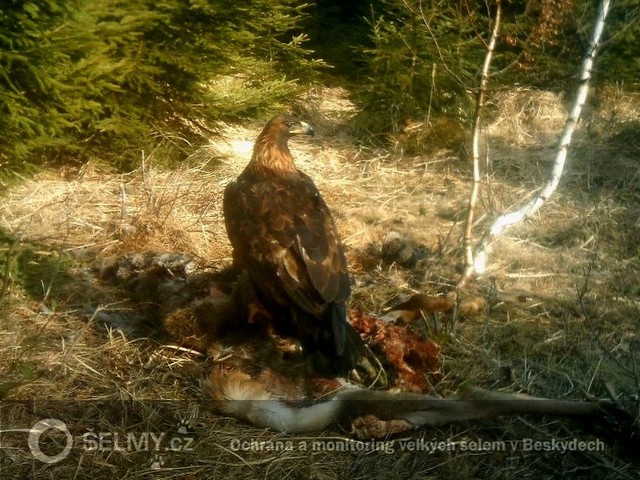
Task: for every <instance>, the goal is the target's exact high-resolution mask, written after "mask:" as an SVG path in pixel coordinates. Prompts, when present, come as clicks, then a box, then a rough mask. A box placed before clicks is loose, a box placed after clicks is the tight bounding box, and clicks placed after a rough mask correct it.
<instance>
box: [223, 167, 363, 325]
mask: <svg viewBox="0 0 640 480" xmlns="http://www.w3.org/2000/svg"><path fill="white" fill-rule="evenodd" d="M223 210H224V215H225V222H226V226H227V233H228V236H229V239H230V241H231V245H232V246H233V249H234V262H235V263H236V264H237V265H238V266H240V267H243V268H246V269H247V270H248V271H249V274H250V276H251V277H252V279H253V281H254V282H255V283H256V284H257V287H258V289H259V290H261V291H263V292H264V293H265V294H266V295H267V296H269V297H271V298H270V299H269V300H271V301H275V303H277V304H279V305H280V306H285V305H290V304H291V303H292V302H293V303H294V304H295V305H297V306H298V307H299V308H301V309H302V310H304V311H306V312H309V313H311V314H314V315H316V316H320V315H321V314H322V313H323V312H324V311H325V310H326V308H327V305H329V304H332V303H333V304H341V303H344V302H345V301H346V300H347V299H348V297H349V293H350V286H349V275H348V273H347V261H346V258H345V255H344V251H343V248H342V244H341V242H340V239H339V236H338V232H337V230H336V227H335V224H334V222H333V219H332V218H331V214H330V212H329V209H328V207H327V205H326V204H325V202H324V200H323V199H322V197H321V196H320V193H319V192H318V189H317V188H316V186H315V185H314V183H313V181H312V180H311V178H310V177H308V176H307V175H305V174H304V173H302V172H299V175H298V176H291V177H287V178H282V177H274V178H272V179H269V181H265V179H263V178H256V177H254V176H251V175H246V176H244V175H241V176H240V177H239V178H238V179H237V180H236V181H235V182H233V183H231V184H229V186H228V187H227V188H226V189H225V195H224V205H223Z"/></svg>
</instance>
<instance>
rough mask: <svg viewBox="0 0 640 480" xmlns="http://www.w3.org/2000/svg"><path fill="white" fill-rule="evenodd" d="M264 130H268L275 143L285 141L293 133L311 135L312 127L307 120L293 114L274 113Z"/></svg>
mask: <svg viewBox="0 0 640 480" xmlns="http://www.w3.org/2000/svg"><path fill="white" fill-rule="evenodd" d="M264 131H265V132H269V135H270V136H271V137H272V138H273V139H275V140H276V143H278V144H281V143H282V142H286V141H287V140H289V138H290V137H291V136H293V135H302V134H304V135H311V136H313V134H314V131H313V127H312V126H311V125H309V124H308V123H307V122H303V121H302V120H300V119H299V118H297V117H294V116H293V115H284V114H283V115H276V116H275V117H273V118H272V119H271V120H269V122H268V123H267V125H266V126H265V128H264Z"/></svg>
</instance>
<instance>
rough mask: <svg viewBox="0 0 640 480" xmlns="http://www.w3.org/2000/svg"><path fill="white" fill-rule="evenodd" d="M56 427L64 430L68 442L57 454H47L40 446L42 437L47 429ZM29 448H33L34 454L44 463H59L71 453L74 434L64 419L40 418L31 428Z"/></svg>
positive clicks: (55, 428)
mask: <svg viewBox="0 0 640 480" xmlns="http://www.w3.org/2000/svg"><path fill="white" fill-rule="evenodd" d="M50 429H54V430H59V431H61V432H63V433H64V434H65V435H66V437H67V444H66V445H65V447H64V449H63V450H62V451H61V452H60V453H58V454H57V455H47V454H46V453H44V452H43V451H42V449H41V448H40V437H41V436H42V434H43V433H44V432H46V431H47V430H50ZM28 442H29V450H31V453H32V455H33V456H34V457H35V458H36V459H37V460H40V461H41V462H43V463H57V462H59V461H60V460H64V459H65V458H67V455H69V452H70V451H71V447H72V446H73V436H72V435H71V432H69V429H68V428H67V424H66V423H64V422H63V421H62V420H58V419H57V418H45V419H44V420H40V421H39V422H36V423H34V424H33V427H31V430H29V441H28Z"/></svg>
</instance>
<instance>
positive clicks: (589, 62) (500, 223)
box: [461, 0, 610, 283]
mask: <svg viewBox="0 0 640 480" xmlns="http://www.w3.org/2000/svg"><path fill="white" fill-rule="evenodd" d="M609 3H610V1H609V0H602V2H601V3H600V7H599V9H598V18H597V20H596V24H595V27H594V29H593V33H592V36H591V41H590V48H589V52H588V54H587V55H586V57H585V59H584V61H583V63H582V68H581V72H580V85H579V86H578V90H577V94H576V98H575V100H574V102H573V107H572V108H571V111H570V112H569V116H568V118H567V121H566V123H565V126H564V129H563V131H562V134H561V135H560V141H559V143H558V152H557V154H556V159H555V162H554V164H553V169H552V171H551V176H550V178H549V180H548V181H547V183H546V184H545V185H544V187H543V188H542V190H540V193H538V194H537V195H536V196H535V197H534V198H533V199H531V200H530V201H528V202H527V203H525V204H524V205H522V206H521V207H520V208H519V209H517V210H515V211H513V212H510V213H505V214H503V215H500V216H499V217H498V218H496V219H495V220H494V222H493V223H492V224H491V227H490V228H489V230H488V231H487V232H486V233H485V234H484V236H483V237H482V239H481V240H480V242H479V244H478V246H477V248H476V250H475V253H474V255H473V267H472V268H469V269H468V270H469V271H466V272H465V275H467V276H469V277H470V276H471V275H473V274H482V273H484V271H485V269H486V265H487V247H488V246H489V244H490V243H491V242H492V241H493V240H494V239H495V238H496V237H497V236H499V235H500V234H502V232H503V231H504V230H505V229H506V228H507V227H510V226H513V225H515V224H517V223H520V222H522V221H524V220H525V219H527V218H529V217H531V216H532V215H534V214H535V213H536V212H537V211H538V210H539V209H540V207H542V206H543V205H544V203H545V202H546V201H547V200H548V199H549V198H550V197H551V195H553V193H554V192H555V191H556V189H557V188H558V183H559V182H560V179H561V178H562V173H563V171H564V164H565V160H566V158H567V150H568V148H569V145H570V144H571V138H572V136H573V132H574V130H575V128H576V124H577V123H578V119H579V118H580V113H581V112H582V107H583V106H584V103H585V101H586V99H587V94H588V92H589V80H590V79H591V76H592V70H593V63H594V60H595V58H596V55H597V53H598V47H599V45H600V38H601V36H602V31H603V30H604V26H605V21H606V18H607V13H608V11H609ZM463 281H464V278H463V280H461V283H463Z"/></svg>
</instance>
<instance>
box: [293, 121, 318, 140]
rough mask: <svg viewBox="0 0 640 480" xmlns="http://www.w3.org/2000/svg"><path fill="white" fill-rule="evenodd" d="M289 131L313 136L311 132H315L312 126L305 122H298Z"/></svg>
mask: <svg viewBox="0 0 640 480" xmlns="http://www.w3.org/2000/svg"><path fill="white" fill-rule="evenodd" d="M289 133H290V134H292V135H296V134H301V133H304V134H305V135H309V136H312V137H313V134H314V133H315V132H314V131H313V127H312V126H311V125H309V124H308V123H307V122H300V124H299V125H298V126H296V127H294V128H292V129H291V130H289Z"/></svg>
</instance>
